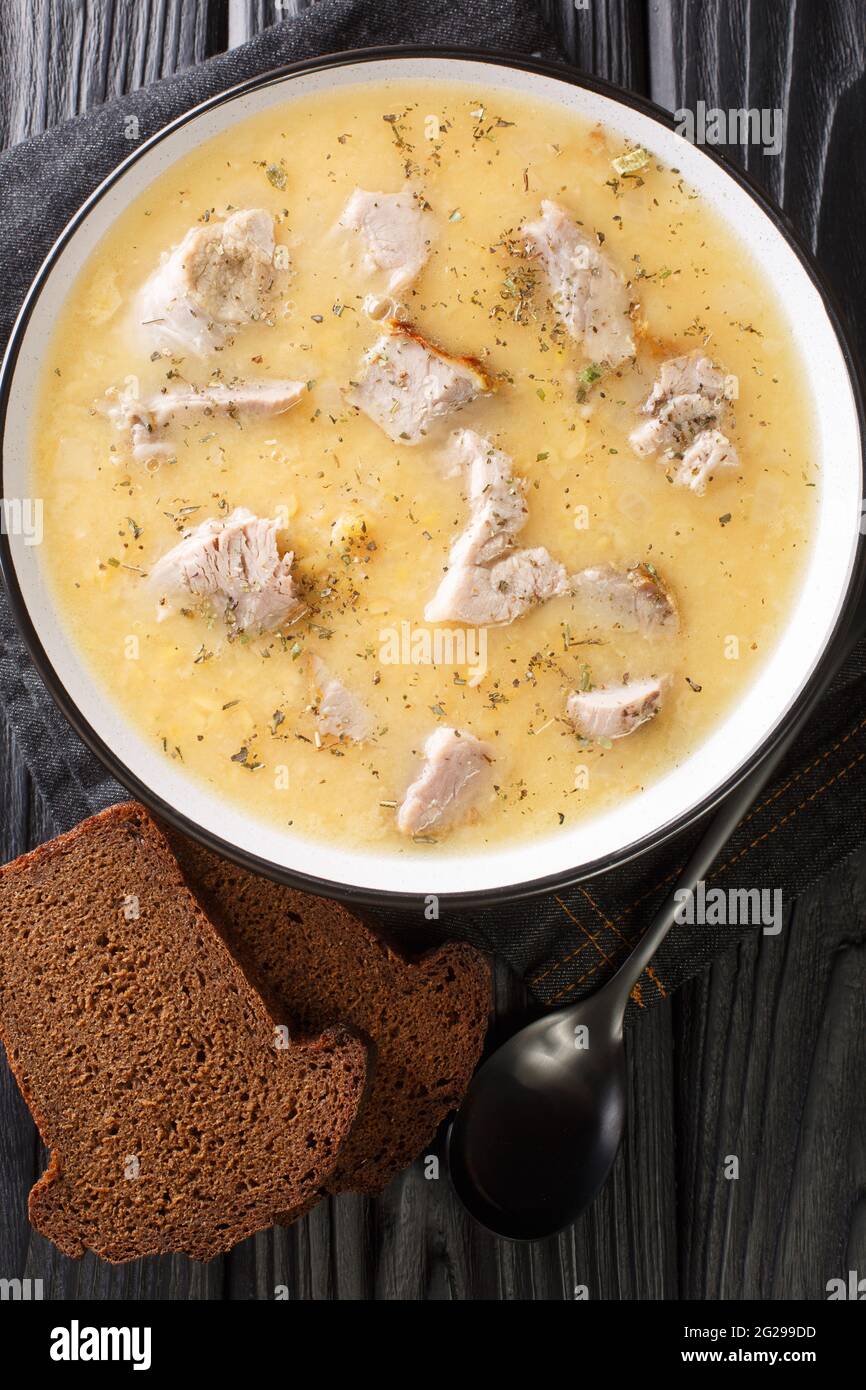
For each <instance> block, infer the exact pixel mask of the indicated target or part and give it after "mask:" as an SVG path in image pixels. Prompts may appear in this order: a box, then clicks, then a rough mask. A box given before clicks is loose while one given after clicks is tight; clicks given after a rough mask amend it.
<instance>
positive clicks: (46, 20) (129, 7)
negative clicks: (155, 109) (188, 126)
mask: <svg viewBox="0 0 866 1390" xmlns="http://www.w3.org/2000/svg"><path fill="white" fill-rule="evenodd" d="M227 15H228V11H227V0H41V3H38V4H34V3H33V0H4V3H3V17H2V23H0V90H2V93H3V98H2V101H0V144H2V145H3V146H6V145H11V144H15V143H16V142H17V141H18V140H23V139H26V137H27V136H28V135H34V134H38V132H39V131H42V130H46V129H47V128H48V127H49V126H53V125H57V124H58V123H59V122H60V121H62V120H65V119H66V118H67V117H69V116H75V115H77V114H79V112H82V111H86V110H88V109H89V108H90V107H91V106H95V105H98V104H99V103H100V102H103V101H106V100H108V99H109V98H110V97H112V96H118V95H120V94H121V93H123V92H128V91H132V90H134V89H135V88H136V87H141V86H143V85H144V84H145V83H147V82H153V81H155V80H156V79H157V78H158V77H166V76H168V74H170V73H172V72H178V71H179V70H180V69H181V68H186V67H189V66H191V65H192V64H194V63H199V62H201V61H202V59H204V58H207V57H209V56H210V55H211V54H212V53H214V52H217V51H219V49H220V48H222V47H223V46H224V44H225V38H226V35H227V32H228V21H227Z"/></svg>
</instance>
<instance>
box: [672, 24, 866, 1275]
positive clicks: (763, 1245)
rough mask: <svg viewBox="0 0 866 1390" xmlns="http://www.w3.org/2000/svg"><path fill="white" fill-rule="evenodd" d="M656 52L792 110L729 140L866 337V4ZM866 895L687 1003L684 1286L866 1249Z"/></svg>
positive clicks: (838, 894)
mask: <svg viewBox="0 0 866 1390" xmlns="http://www.w3.org/2000/svg"><path fill="white" fill-rule="evenodd" d="M648 47H649V69H650V88H651V95H652V96H653V97H654V98H655V99H656V100H657V101H659V102H660V103H661V104H663V105H665V106H667V107H668V108H669V109H670V110H677V109H678V108H682V109H690V110H692V111H694V110H695V109H696V107H697V103H698V102H704V103H705V106H706V107H707V108H711V107H720V108H722V109H723V110H725V111H729V110H731V109H733V110H739V109H741V108H745V109H748V108H756V109H758V110H767V111H768V112H775V111H778V112H779V113H780V118H779V119H780V128H781V137H782V145H781V150H780V151H779V153H778V154H772V153H769V152H767V151H766V150H765V149H764V148H762V147H761V146H760V145H755V144H737V143H733V144H729V145H728V146H727V147H725V148H724V151H723V152H724V154H725V155H726V157H728V158H731V159H732V160H734V161H735V162H737V163H740V164H741V165H743V166H744V167H745V168H747V169H748V170H749V172H750V173H751V174H752V175H753V176H754V177H756V178H757V179H758V180H759V181H760V182H761V183H762V184H763V185H764V186H765V187H766V188H767V189H768V190H769V192H770V193H771V194H772V195H773V196H774V197H776V198H777V199H778V200H780V201H781V202H782V204H783V206H784V207H785V209H786V211H787V212H788V214H789V216H790V217H791V218H792V220H793V221H794V222H795V224H796V225H797V226H798V228H799V230H800V232H801V234H802V235H803V236H804V238H805V239H806V241H807V244H810V245H812V246H813V247H814V249H815V250H816V253H817V255H818V258H819V260H820V263H821V265H822V268H823V269H824V270H825V272H826V273H827V274H828V276H829V277H830V279H831V280H834V281H835V282H836V284H837V287H838V288H839V289H840V291H842V292H843V293H844V297H845V300H846V305H847V308H848V312H849V317H850V318H851V320H852V321H853V322H854V324H855V325H856V327H857V330H858V332H859V335H860V340H861V348H862V346H863V345H864V343H866V335H864V328H866V315H864V312H863V311H864V309H866V270H864V268H863V257H862V254H861V253H860V251H859V247H858V244H857V240H856V238H857V233H856V231H855V228H856V227H858V226H862V224H863V218H864V214H866V206H864V202H866V187H864V180H863V179H862V177H859V176H857V175H856V174H855V173H854V171H853V170H852V163H851V159H852V151H853V150H855V149H856V148H857V138H858V132H859V131H862V129H863V128H864V124H866V76H864V73H866V24H864V16H863V11H862V7H861V6H859V5H857V4H854V3H850V0H826V3H819V4H817V3H813V2H812V0H778V2H777V3H772V4H768V3H766V0H703V2H702V3H701V4H694V3H691V2H690V0H651V3H650V6H649V33H648ZM762 886H768V885H762ZM864 895H866V853H863V854H860V855H857V856H855V857H854V858H853V859H852V860H851V861H849V862H848V864H846V865H845V866H843V868H842V869H841V870H840V871H839V872H838V873H836V874H835V875H834V876H833V877H832V879H830V880H826V881H825V882H824V883H822V884H820V885H817V886H816V887H815V888H813V889H812V890H811V891H810V892H809V893H808V894H806V895H804V897H803V898H802V899H801V900H800V901H799V902H798V903H797V904H796V905H795V906H794V908H793V910H792V911H791V912H789V914H788V916H787V919H786V925H785V928H784V931H783V933H782V935H781V936H779V937H759V936H756V937H755V938H754V940H752V941H749V942H748V943H747V944H745V945H744V946H742V947H741V948H740V949H739V950H738V951H735V952H734V953H732V954H729V955H727V956H725V957H723V958H721V959H720V960H719V961H718V962H717V963H716V964H715V965H714V966H713V968H712V970H711V971H710V972H709V973H708V974H707V975H706V976H704V977H703V978H702V979H700V980H695V981H693V982H691V983H690V984H689V985H687V986H686V987H685V988H684V989H683V990H681V991H680V993H679V995H678V996H677V998H676V1000H675V1003H674V1019H675V1036H676V1042H677V1052H676V1074H677V1117H678V1124H677V1135H678V1144H679V1157H678V1174H677V1183H678V1194H679V1226H680V1273H681V1295H682V1296H683V1297H686V1298H726V1297H727V1298H730V1297H753V1298H767V1299H785V1298H794V1297H808V1298H825V1297H826V1283H827V1280H828V1279H829V1278H833V1277H845V1275H846V1273H847V1270H848V1269H851V1268H858V1267H862V1265H863V1263H864V1260H866V1250H864V1242H866V1211H864V1201H863V1195H862V1194H863V1191H864V1184H866V1136H864V1124H863V1105H862V1076H863V1065H864V1060H866V1042H864V999H866V991H864V985H866V976H864V969H866V964H864V955H866V950H864V947H866V937H864V928H863V905H864ZM726 1156H731V1157H735V1158H737V1159H738V1160H739V1177H738V1178H735V1179H734V1178H729V1177H727V1176H726V1175H725V1161H726ZM858 1259H859V1262H860V1264H859V1266H858V1264H857V1261H858Z"/></svg>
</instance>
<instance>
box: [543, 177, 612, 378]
mask: <svg viewBox="0 0 866 1390" xmlns="http://www.w3.org/2000/svg"><path fill="white" fill-rule="evenodd" d="M523 232H524V235H525V236H526V238H527V240H528V242H529V245H530V246H531V248H532V249H533V250H534V251H536V252H537V253H538V255H539V256H540V257H541V259H542V262H543V264H544V268H545V270H546V272H547V278H548V280H549V282H550V292H551V297H552V299H553V306H554V308H555V309H556V312H557V314H558V315H559V317H560V318H561V319H562V322H563V323H564V324H565V327H566V328H567V329H568V331H569V333H570V334H571V336H572V338H574V339H575V341H576V342H578V343H579V344H580V345H581V347H582V348H583V350H584V352H585V353H586V355H587V357H589V358H591V359H592V361H593V362H599V363H606V364H607V366H609V367H617V366H619V364H620V363H621V362H624V361H625V360H626V359H627V358H629V357H634V351H635V348H634V337H633V335H632V322H631V318H630V317H629V309H630V300H629V291H628V287H627V286H626V284H625V281H624V280H623V278H622V276H621V275H620V274H619V272H618V271H617V270H616V268H615V267H614V265H613V264H612V263H611V261H610V259H609V257H607V256H606V255H605V254H604V252H603V251H601V250H600V248H599V246H598V244H597V243H596V242H595V241H594V240H593V239H592V238H591V237H589V236H587V234H586V233H585V232H584V231H583V230H582V229H581V228H580V227H579V226H578V225H577V223H576V222H575V221H574V219H573V218H571V217H570V216H569V215H568V213H567V212H566V211H565V209H564V208H561V207H560V206H559V204H558V203H552V202H550V200H549V199H547V198H545V199H544V201H543V202H542V204H541V216H540V218H539V219H538V221H537V222H527V223H526V224H525V225H524V227H523Z"/></svg>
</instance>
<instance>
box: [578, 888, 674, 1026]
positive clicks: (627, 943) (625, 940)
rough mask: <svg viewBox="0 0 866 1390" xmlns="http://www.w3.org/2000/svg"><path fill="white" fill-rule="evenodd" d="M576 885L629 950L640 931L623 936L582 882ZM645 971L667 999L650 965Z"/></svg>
mask: <svg viewBox="0 0 866 1390" xmlns="http://www.w3.org/2000/svg"><path fill="white" fill-rule="evenodd" d="M578 886H579V887H580V891H581V893H582V894H583V896H584V897H585V898H586V899H587V901H588V902H589V903H590V904H591V905H592V907H593V908H594V909H595V911H596V912H597V913H598V915H599V917H600V918H601V920H602V921H603V922H604V924H605V926H607V927H609V928H610V930H611V931H612V932H615V933H616V935H617V936H618V937H619V939H620V941H621V942H622V943H623V945H624V946H625V947H626V948H627V949H628V950H631V948H632V946H634V945H635V943H636V942H637V941H639V940H640V938H641V935H642V933H641V932H638V934H637V936H632V937H631V938H629V937H627V936H625V934H624V933H623V932H621V931H620V929H619V927H618V926H617V925H616V923H615V922H613V921H611V919H610V918H609V917H606V916H605V914H604V913H603V912H602V910H601V908H600V907H599V905H598V903H597V902H596V901H595V898H594V897H593V896H592V894H591V893H589V892H588V891H587V889H586V888H584V887H583V885H582V884H580V885H578ZM646 973H647V974H648V975H649V977H650V979H651V980H652V982H653V984H654V985H655V987H656V989H657V990H658V992H659V994H660V995H661V997H662V999H667V997H668V996H667V991H666V990H665V987H664V985H663V984H662V982H661V980H660V979H659V977H658V976H657V975H656V974H655V973H654V971H653V969H652V967H651V966H647V970H646ZM643 1007H644V1006H643V1003H642V1002H641V1008H643Z"/></svg>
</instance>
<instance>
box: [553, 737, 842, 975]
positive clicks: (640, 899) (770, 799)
mask: <svg viewBox="0 0 866 1390" xmlns="http://www.w3.org/2000/svg"><path fill="white" fill-rule="evenodd" d="M864 728H866V719H862V720H860V722H859V723H858V724H855V725H853V726H852V728H850V729H849V730H848V732H847V734H843V736H842V737H841V738H840V739H838V740H837V742H836V743H834V744H832V745H831V747H830V748H828V749H826V750H825V751H824V752H823V753H822V754H821V755H820V756H819V757H817V758H816V759H815V761H814V762H811V763H807V764H806V765H805V766H804V767H801V768H800V769H799V770H798V771H797V772H795V773H792V775H791V776H790V777H789V778H788V780H787V782H784V783H783V784H782V786H781V787H778V788H777V789H776V791H774V792H773V793H772V794H771V795H770V796H768V797H766V798H765V799H764V800H763V801H761V802H759V804H758V805H757V806H755V807H753V809H752V810H751V811H750V812H749V814H748V815H747V816H744V817H743V819H742V821H741V822H740V824H741V825H748V823H749V821H750V820H753V819H754V817H755V816H756V815H757V814H758V813H759V811H763V810H764V809H765V808H766V807H767V806H769V805H770V804H771V802H773V801H777V800H778V799H779V797H780V796H782V794H783V793H784V792H786V791H787V790H788V788H789V787H792V786H793V785H794V783H795V782H797V781H799V780H800V778H801V777H805V776H806V774H807V772H811V771H812V770H813V769H814V768H816V767H817V766H818V764H819V763H821V762H826V760H827V759H828V758H829V757H830V756H831V755H832V754H833V753H836V752H838V750H839V749H840V748H842V747H843V746H844V745H845V744H846V743H848V742H850V740H851V739H852V738H854V737H855V736H856V735H857V734H858V733H860V731H861V730H862V729H864ZM863 756H864V755H863V754H860V755H859V756H858V757H856V758H855V759H854V760H853V762H850V763H849V764H848V766H847V767H846V768H844V769H843V771H842V772H840V773H836V774H835V775H834V778H831V779H830V781H829V782H827V783H825V785H824V786H823V787H819V788H818V790H817V791H816V792H813V793H812V794H811V796H810V797H807V798H806V800H805V801H804V802H802V803H801V805H800V806H798V807H797V808H796V809H795V811H794V812H792V813H789V815H788V816H786V817H784V818H783V820H781V821H780V822H779V823H778V824H777V825H775V826H773V828H772V830H769V831H767V832H766V835H772V834H774V833H775V831H776V830H778V829H779V826H780V825H784V824H785V822H786V821H787V820H789V819H790V818H791V815H796V814H797V812H798V811H801V810H802V809H803V807H804V806H806V805H808V803H809V801H810V800H814V799H815V797H817V796H819V795H820V793H821V792H822V791H826V789H827V787H829V786H831V785H832V783H833V781H834V780H835V777H844V776H845V774H846V773H848V772H850V771H851V768H852V767H854V766H855V765H856V764H857V763H858V762H860V761H861V760H862V758H863ZM766 835H763V836H760V837H759V838H758V839H757V840H755V841H753V842H752V844H751V845H749V846H747V848H746V849H744V850H742V851H740V853H738V854H737V855H736V856H735V858H734V859H731V860H729V861H728V863H726V864H723V865H722V866H721V868H719V869H716V870H714V872H713V873H712V874H711V875H710V878H711V879H712V878H715V877H716V875H717V874H720V873H722V872H723V871H724V869H726V868H730V866H731V864H735V863H736V862H737V860H738V859H740V858H742V857H743V855H744V854H748V853H749V851H750V850H752V849H754V848H755V846H756V845H758V844H760V843H761V841H762V840H763V839H765V838H766ZM681 867H682V866H680V868H681ZM680 868H676V869H673V870H672V871H671V872H670V873H669V874H665V876H664V878H660V879H659V881H658V883H655V884H654V885H653V887H652V888H647V889H646V890H645V891H644V892H643V893H641V894H640V896H639V897H637V898H635V900H634V902H632V903H630V904H629V906H628V907H624V908H623V910H622V912H621V913H620V920H622V919H623V918H624V917H628V916H629V914H630V913H632V912H634V910H635V908H636V907H639V906H640V904H641V903H642V902H644V900H645V899H646V898H651V897H652V895H653V893H657V892H658V890H659V889H660V888H663V887H664V886H665V885H666V884H668V883H670V882H671V880H672V879H674V878H676V876H677V874H678V873H679V872H680ZM579 886H580V885H579ZM581 891H582V892H584V891H585V890H584V889H583V888H582V886H581ZM585 896H586V897H587V898H588V899H589V901H590V902H591V903H592V906H593V907H595V909H596V912H599V909H598V908H597V907H596V904H595V903H594V902H593V900H592V898H590V896H589V894H588V893H586V894H585ZM556 901H557V902H558V903H559V905H560V907H561V908H562V910H563V912H565V913H566V914H567V915H568V916H569V917H571V918H572V921H574V922H577V918H576V917H574V916H573V915H572V913H570V912H569V911H568V909H567V908H566V906H565V904H564V903H563V902H562V900H561V899H560V898H557V899H556ZM599 915H600V916H601V913H600V912H599ZM602 920H604V919H602ZM577 925H578V926H579V927H581V930H582V931H586V928H585V927H584V926H583V925H582V923H580V922H577ZM610 925H611V926H612V925H613V924H612V923H611V924H610ZM582 950H583V947H582V946H581V947H579V948H578V950H577V951H572V952H570V953H569V955H567V956H563V958H562V960H560V961H556V962H555V963H554V964H553V965H551V966H548V968H547V970H545V971H544V972H543V973H542V974H541V975H533V976H530V978H529V980H528V981H527V983H528V984H529V985H530V986H532V985H536V984H540V983H541V981H542V980H546V979H547V977H548V975H553V974H554V973H555V972H556V971H557V970H560V969H561V968H562V966H563V965H568V963H569V961H572V960H574V958H575V956H577V955H579V954H580V952H581V951H582ZM576 983H578V984H579V983H580V981H576ZM557 997H558V996H557Z"/></svg>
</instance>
